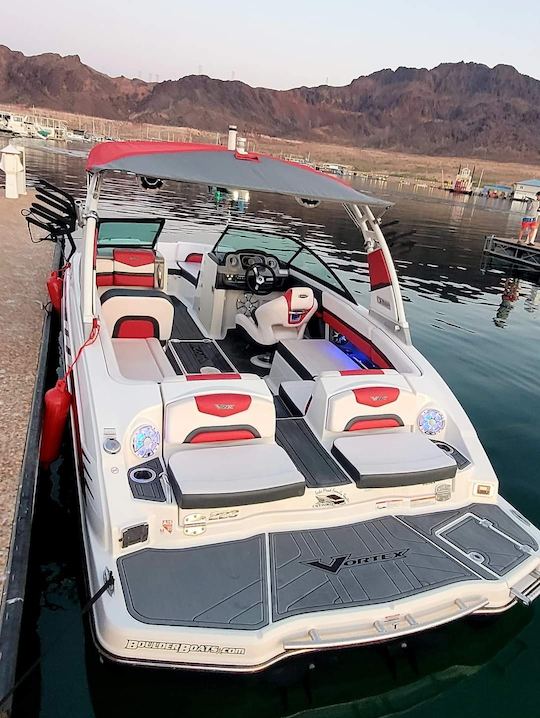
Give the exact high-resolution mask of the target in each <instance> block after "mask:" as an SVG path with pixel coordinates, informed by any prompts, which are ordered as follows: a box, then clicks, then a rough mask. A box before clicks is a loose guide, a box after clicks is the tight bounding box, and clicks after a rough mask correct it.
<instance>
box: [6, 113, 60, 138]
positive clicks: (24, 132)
mask: <svg viewBox="0 0 540 718" xmlns="http://www.w3.org/2000/svg"><path fill="white" fill-rule="evenodd" d="M0 132H4V133H8V134H11V135H14V136H16V137H30V138H38V139H39V138H42V139H46V140H58V141H64V140H66V139H67V136H68V127H67V123H66V122H64V121H63V120H59V119H57V118H55V117H50V116H48V115H35V114H21V113H18V112H13V111H11V110H5V109H4V110H2V109H0Z"/></svg>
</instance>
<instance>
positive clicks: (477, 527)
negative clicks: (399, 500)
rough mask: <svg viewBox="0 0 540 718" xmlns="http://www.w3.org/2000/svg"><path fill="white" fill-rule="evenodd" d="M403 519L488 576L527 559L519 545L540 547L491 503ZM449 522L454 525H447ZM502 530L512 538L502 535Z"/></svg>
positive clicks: (475, 569)
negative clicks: (476, 558)
mask: <svg viewBox="0 0 540 718" xmlns="http://www.w3.org/2000/svg"><path fill="white" fill-rule="evenodd" d="M468 514H473V516H467V515H468ZM475 517H477V518H475ZM400 519H401V520H402V521H403V522H404V523H406V524H408V525H409V526H411V527H412V528H414V529H416V530H417V531H419V532H420V533H421V534H423V535H424V536H426V537H427V538H429V539H430V541H433V542H434V543H436V544H437V545H438V546H441V547H442V548H443V549H444V550H445V551H448V552H449V553H451V554H452V555H453V556H455V557H456V558H458V559H459V560H460V561H463V562H464V563H466V564H467V566H470V567H471V568H472V569H473V570H474V571H476V572H477V573H479V574H480V575H481V576H482V577H483V578H486V579H493V580H496V578H497V576H504V575H505V574H506V573H508V571H511V570H512V569H513V568H515V567H516V566H518V565H519V564H520V563H522V562H523V561H525V560H526V559H527V558H528V557H529V553H528V552H527V550H523V549H522V548H521V547H520V546H528V547H529V548H531V549H532V550H534V551H536V550H537V549H538V544H537V542H536V541H535V540H534V538H533V537H532V536H530V535H529V534H528V533H527V531H526V530H525V529H524V528H522V527H521V526H520V525H519V524H518V523H517V521H514V519H512V518H510V517H509V516H508V515H507V514H506V513H505V512H504V511H503V510H502V509H500V508H499V507H498V506H494V505H492V504H470V505H469V506H465V507H463V508H462V509H456V510H453V511H441V512H438V513H435V514H421V515H420V516H401V517H400ZM460 519H461V521H460ZM482 520H486V521H488V522H489V523H490V524H491V526H493V528H494V529H495V530H493V528H490V526H489V525H488V524H486V523H485V521H484V522H483V523H480V522H481V521H482ZM453 522H457V523H454V524H453ZM448 524H453V525H452V526H449V527H448V528H445V526H447V525H448ZM499 531H500V532H502V533H503V534H506V536H508V537H510V539H513V540H509V539H508V538H506V536H501V534H500V533H499ZM514 541H515V542H517V544H519V545H516V543H514ZM471 553H473V554H478V555H479V556H478V559H481V562H478V561H474V560H472V559H471V558H469V557H468V556H467V555H466V554H471ZM484 567H485V568H486V569H489V571H491V572H492V573H489V571H486V570H484ZM493 573H494V574H496V576H493Z"/></svg>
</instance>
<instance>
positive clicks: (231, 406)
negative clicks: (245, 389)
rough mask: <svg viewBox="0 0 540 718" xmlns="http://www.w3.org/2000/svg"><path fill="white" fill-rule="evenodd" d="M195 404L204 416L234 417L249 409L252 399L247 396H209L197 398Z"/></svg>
mask: <svg viewBox="0 0 540 718" xmlns="http://www.w3.org/2000/svg"><path fill="white" fill-rule="evenodd" d="M195 402H196V404H197V409H198V410H199V411H200V412H201V413H202V414H212V415H213V416H232V415H233V414H239V413H240V412H242V411H246V410H247V409H249V407H250V406H251V397H250V396H246V395H245V394H207V395H206V396H196V397H195Z"/></svg>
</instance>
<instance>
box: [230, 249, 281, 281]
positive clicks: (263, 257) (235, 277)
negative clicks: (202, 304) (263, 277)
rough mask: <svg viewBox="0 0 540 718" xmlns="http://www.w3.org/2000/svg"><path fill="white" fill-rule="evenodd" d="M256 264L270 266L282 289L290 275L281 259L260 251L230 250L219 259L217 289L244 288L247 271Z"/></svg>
mask: <svg viewBox="0 0 540 718" xmlns="http://www.w3.org/2000/svg"><path fill="white" fill-rule="evenodd" d="M255 266H265V267H269V268H270V269H271V270H272V271H273V273H274V275H275V277H276V281H275V285H276V287H275V288H276V289H278V290H279V289H281V288H282V287H283V285H284V283H285V280H286V279H287V277H288V276H289V272H288V270H287V269H283V268H282V267H281V265H280V263H279V261H278V260H277V259H276V258H275V257H273V256H272V255H267V254H262V253H260V252H229V253H228V254H226V255H225V256H224V257H223V258H220V259H219V261H218V269H217V278H216V279H217V281H216V288H217V289H242V290H245V289H246V288H247V286H246V272H247V271H248V270H249V269H250V268H251V267H255Z"/></svg>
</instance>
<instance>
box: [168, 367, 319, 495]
mask: <svg viewBox="0 0 540 718" xmlns="http://www.w3.org/2000/svg"><path fill="white" fill-rule="evenodd" d="M162 393H163V399H164V403H165V415H164V426H163V440H164V455H165V458H166V459H167V460H168V464H169V469H170V471H171V472H172V474H173V476H174V479H175V493H176V499H177V501H178V503H179V505H180V506H181V507H182V508H213V507H227V506H238V505H241V504H253V503H261V502H266V501H278V500H281V499H286V498H291V497H294V496H301V495H302V494H303V493H304V491H305V480H304V477H303V476H302V474H300V473H299V471H298V470H297V469H296V467H295V465H294V464H293V463H292V461H291V459H290V458H289V456H288V455H287V454H286V452H285V451H284V450H283V449H282V448H281V447H280V446H278V445H277V444H276V443H275V427H276V414H275V408H274V401H273V397H272V394H271V393H270V391H269V389H268V387H267V385H266V383H265V382H264V381H263V380H262V379H261V378H259V377H257V376H255V375H253V374H195V375H189V376H187V377H178V378H177V380H176V381H171V382H164V383H163V384H162Z"/></svg>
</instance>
